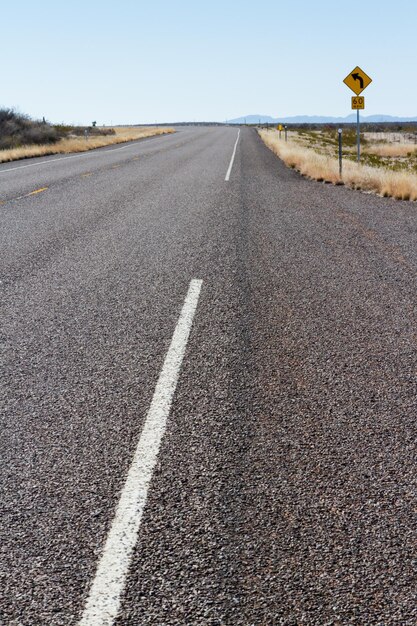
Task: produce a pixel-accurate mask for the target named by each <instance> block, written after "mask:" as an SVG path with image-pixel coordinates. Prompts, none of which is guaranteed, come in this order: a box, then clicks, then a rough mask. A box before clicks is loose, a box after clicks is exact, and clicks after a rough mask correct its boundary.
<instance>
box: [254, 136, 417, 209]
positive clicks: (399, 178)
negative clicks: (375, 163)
mask: <svg viewBox="0 0 417 626" xmlns="http://www.w3.org/2000/svg"><path fill="white" fill-rule="evenodd" d="M258 132H259V134H260V136H261V138H262V140H263V141H264V143H265V144H266V145H267V146H268V148H269V149H270V150H272V152H274V153H275V154H276V155H277V156H279V157H280V159H282V160H283V161H284V163H286V164H287V165H289V166H290V167H292V168H294V169H296V170H297V171H299V172H300V173H301V174H303V175H304V176H307V177H309V178H312V179H314V180H318V181H325V182H329V183H333V184H334V185H340V184H344V185H348V186H349V187H352V188H353V189H362V190H363V191H370V192H373V193H376V194H379V195H381V196H384V197H392V198H396V199H397V200H417V176H415V175H413V174H409V173H407V172H393V171H391V170H387V169H385V168H382V167H370V166H369V165H359V164H358V163H355V162H353V161H350V160H347V159H345V160H344V161H343V174H342V178H340V176H339V163H338V161H337V159H335V158H332V157H330V156H325V155H322V154H318V153H317V152H315V151H314V150H311V149H309V148H305V147H302V146H300V145H299V144H296V143H294V142H287V143H286V142H285V141H283V140H282V139H281V140H280V139H279V135H278V133H277V132H276V131H265V130H261V131H258Z"/></svg>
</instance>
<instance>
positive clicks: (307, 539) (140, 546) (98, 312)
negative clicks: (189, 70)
mask: <svg viewBox="0 0 417 626" xmlns="http://www.w3.org/2000/svg"><path fill="white" fill-rule="evenodd" d="M237 132H238V131H237V129H235V128H200V129H197V128H196V129H194V128H193V129H180V130H179V132H178V133H177V134H175V135H171V136H166V137H159V138H154V139H150V140H147V141H142V142H138V143H135V144H129V145H128V146H122V147H121V148H123V149H120V147H118V148H109V149H105V150H100V151H96V152H91V153H87V154H85V155H82V156H78V155H77V157H76V158H71V159H67V158H57V157H53V158H50V159H37V160H31V161H24V162H20V163H14V164H3V165H2V166H0V201H1V202H2V204H1V205H0V212H1V221H0V237H1V246H0V267H1V276H0V280H1V285H0V288H1V304H0V306H1V355H2V368H1V384H2V393H1V404H2V410H1V447H0V448H1V449H0V453H1V454H0V458H1V461H0V474H1V489H2V491H1V494H2V498H1V520H0V538H1V543H0V545H1V566H0V623H1V624H2V625H6V626H17V625H19V626H38V625H43V624H45V625H52V626H61V625H65V626H67V625H70V624H77V623H78V622H80V620H81V619H82V616H83V615H84V624H91V625H93V624H102V625H103V626H104V624H111V623H112V622H113V620H112V619H110V618H109V619H108V620H107V621H106V620H105V619H104V618H103V619H102V620H101V621H100V620H99V619H98V618H97V620H96V621H94V620H93V619H92V618H91V615H90V617H88V616H87V617H86V615H87V613H86V610H87V609H86V607H87V605H88V602H89V601H90V602H91V595H92V594H93V591H92V590H93V589H95V588H96V587H95V586H94V585H96V586H97V576H98V564H99V563H101V562H102V561H101V560H100V559H102V558H104V557H102V555H103V551H106V550H107V551H108V552H107V556H108V557H109V558H108V560H107V565H106V567H107V568H110V570H112V569H113V568H114V571H115V572H116V574H114V576H113V582H112V583H111V584H113V583H114V584H115V585H116V587H115V588H117V585H118V588H119V590H120V595H119V596H118V597H117V593H115V592H114V589H115V588H113V587H112V588H111V593H109V594H108V595H111V596H112V602H113V604H115V605H116V604H117V603H118V604H117V606H118V610H119V616H118V617H117V619H116V620H115V621H114V623H115V624H116V625H117V626H123V625H132V626H133V625H139V624H140V625H144V626H146V625H152V626H155V625H158V626H160V625H181V624H184V625H187V626H188V625H190V626H191V625H212V626H214V625H234V624H236V625H243V626H250V625H252V624H253V625H270V624H271V625H273V624H277V625H278V624H283V625H293V626H295V625H301V624H302V625H308V626H311V625H318V626H323V625H326V624H328V625H345V624H355V625H358V626H359V625H360V626H364V625H367V626H370V625H379V626H382V625H391V624H401V625H414V624H415V623H416V622H417V611H416V606H417V604H416V593H415V592H416V570H415V563H416V551H415V538H416V517H415V505H416V471H415V470H416V449H415V441H416V438H415V420H416V415H417V383H416V380H417V379H416V376H417V352H416V340H417V333H416V328H417V319H416V318H417V309H416V273H417V246H416V243H417V210H416V207H415V206H414V205H412V204H409V203H402V202H394V201H390V200H384V199H379V198H375V197H373V196H370V195H364V194H360V193H358V192H352V191H350V190H347V189H343V188H336V187H332V186H326V185H322V184H320V183H313V182H309V181H307V180H305V179H302V178H301V177H300V176H299V175H298V174H296V173H295V172H293V171H291V170H289V169H287V168H285V167H284V166H283V164H282V163H281V162H280V161H278V160H277V159H276V157H274V155H273V154H272V153H271V152H269V151H268V150H267V149H266V148H265V147H264V146H263V144H262V143H261V142H260V140H259V139H258V138H257V136H256V134H255V132H254V131H252V130H249V129H242V130H241V133H240V137H239V142H238V144H237V149H236V158H235V160H234V163H233V168H232V170H231V174H230V180H229V181H225V176H226V172H227V170H228V168H229V164H230V160H231V157H232V153H233V149H234V146H235V142H236V138H237ZM44 188H47V189H44ZM39 189H44V190H43V191H40V192H39V193H36V194H32V195H28V194H31V192H33V191H37V190H39ZM192 281H194V282H192ZM198 281H202V283H201V282H198ZM190 285H191V287H190ZM189 289H191V292H192V293H191V292H190V291H189ZM193 289H194V291H192V290H193ZM187 293H188V296H187ZM190 293H191V296H190ZM190 297H192V298H194V300H193V302H192V303H191V304H190V301H189V300H187V298H190ZM183 307H184V308H183ZM187 307H188V309H187V310H186V308H187ZM190 307H191V308H190ZM193 307H194V308H193ZM192 308H193V311H191V309H192ZM190 311H191V312H190ZM181 320H183V321H181ZM184 320H185V321H184ZM181 324H183V325H184V324H188V326H187V329H186V330H184V326H181ZM175 329H177V330H176V331H175V333H176V334H174V330H175ZM181 333H182V334H181ZM187 333H189V334H187ZM181 338H182V339H181ZM180 341H183V348H182V352H181V349H180V348H178V342H180ZM171 342H172V343H171ZM174 344H175V345H174ZM170 346H171V347H170ZM172 350H174V352H175V350H176V352H175V354H174V353H172ZM168 351H169V352H168ZM184 351H185V353H184ZM167 352H168V355H171V356H172V354H173V356H172V358H171V356H168V357H167V360H165V361H164V359H165V356H166V354H167ZM175 359H176V360H175ZM176 367H177V372H176V373H175V371H174V370H175V368H176ZM175 384H176V388H175ZM156 388H157V389H159V390H160V396H158V393H159V392H157V391H156V392H155V394H156V396H157V397H156V396H155V397H154V391H155V389H156ZM174 392H175V393H174ZM161 394H162V395H161ZM164 394H165V395H164ZM169 394H171V395H172V394H174V395H173V400H172V404H170V402H171V400H170V398H169V397H168V396H169ZM164 403H165V404H164ZM150 407H151V408H150ZM152 407H153V408H152ZM164 407H165V408H164ZM164 411H165V413H164ZM163 414H164V415H163ZM164 419H166V422H164ZM152 420H153V421H152ZM158 420H159V421H158ZM157 422H158V424H157ZM148 427H149V429H150V433H151V436H154V435H155V432H156V430H157V427H158V428H160V431H161V433H160V435H161V437H162V440H161V441H160V442H159V441H157V437H156V435H155V437H154V439H155V441H156V442H157V443H156V446H157V452H159V453H158V455H157V457H156V459H153V460H152V459H151V458H150V457H151V453H150V452H149V450H150V448H151V447H150V446H145V447H144V448H143V449H144V450H145V452H144V454H145V457H144V458H145V460H144V461H143V459H142V460H141V459H139V465H140V463H141V462H143V463H142V464H143V465H144V467H142V469H141V468H140V467H139V466H135V467H136V470H137V469H138V467H139V470H140V471H139V470H138V471H139V474H138V473H137V474H133V483H132V484H133V487H132V484H131V485H130V487H129V488H128V489H127V488H126V485H127V484H128V480H129V479H127V476H128V473H129V472H130V474H129V475H131V473H132V471H133V472H134V471H136V470H135V467H134V462H133V459H134V458H136V457H135V451H137V447H138V444H140V443H141V442H142V443H143V437H144V434H143V433H144V432H145V430H146V428H148ZM162 435H163V436H162ZM159 443H160V445H159ZM141 458H142V457H141ZM145 466H146V467H145ZM129 468H130V469H129ZM132 468H133V470H132ZM145 470H146V471H149V472H150V474H152V479H151V482H150V485H149V487H148V488H147V487H146V485H145V487H143V484H142V483H143V476H142V475H140V472H144V471H145ZM145 482H146V481H145ZM137 485H139V486H140V485H142V487H140V488H141V489H142V492H141V494H139V496H140V497H139V500H140V498H142V505H143V504H144V503H143V494H144V493H145V495H146V489H148V490H147V500H146V504H145V505H144V507H143V506H142V505H141V506H142V509H141V511H142V517H141V518H140V527H139V531H138V535H137V536H136V535H135V536H134V545H133V551H132V552H129V550H128V548H126V553H125V554H124V556H123V555H121V554H120V551H121V552H123V550H124V549H125V543H126V536H127V535H129V533H130V532H131V530H132V528H131V527H129V529H128V530H127V531H126V532H124V531H123V533H122V535H121V536H120V537H119V539H120V541H119V544H117V548H116V549H115V550H114V549H113V552H112V551H111V549H110V548H109V546H108V544H107V543H106V540H107V541H108V538H109V536H110V535H111V533H112V532H114V529H115V526H117V523H118V522H117V521H115V520H116V518H117V515H116V517H115V511H116V507H117V506H119V507H120V504H119V505H118V502H119V497H120V494H121V493H124V494H125V495H126V493H127V497H128V498H130V497H132V498H134V497H136V496H137V494H136V496H135V494H133V495H132V493H133V492H132V490H133V491H134V490H135V489H136V488H137ZM138 488H139V487H138ZM126 489H127V491H126ZM144 489H145V491H144ZM139 504H140V503H139ZM135 506H136V508H135ZM135 506H134V507H133V509H132V510H133V513H134V516H135V515H136V517H138V515H139V513H138V511H139V509H140V506H139V505H135ZM135 511H136V512H135ZM119 522H120V520H119ZM138 523H139V522H138ZM132 532H133V534H134V531H132ZM105 546H107V547H105ZM109 550H110V551H109ZM109 555H110V556H109ZM126 555H127V556H126ZM123 558H125V561H126V559H127V562H126V563H125V565H126V568H125V569H126V571H125V576H124V574H123V567H121V566H120V563H121V562H122V561H123ZM120 567H121V569H120ZM118 568H119V569H118ZM111 578H112V573H111V572H110V579H111ZM109 588H110V587H109ZM101 592H103V589H101ZM93 595H94V594H93ZM99 595H100V594H99ZM104 595H105V589H104ZM101 596H103V593H101ZM88 598H90V600H88ZM94 610H97V615H99V611H100V608H99V607H98V608H97V609H94Z"/></svg>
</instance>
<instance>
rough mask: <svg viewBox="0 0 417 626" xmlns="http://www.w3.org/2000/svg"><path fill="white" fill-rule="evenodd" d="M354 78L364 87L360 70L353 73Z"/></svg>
mask: <svg viewBox="0 0 417 626" xmlns="http://www.w3.org/2000/svg"><path fill="white" fill-rule="evenodd" d="M352 78H353V80H358V81H359V84H360V86H361V89H363V78H362V76H361V75H360V74H358V72H356V73H355V74H352Z"/></svg>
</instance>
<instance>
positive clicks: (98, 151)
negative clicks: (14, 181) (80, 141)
mask: <svg viewBox="0 0 417 626" xmlns="http://www.w3.org/2000/svg"><path fill="white" fill-rule="evenodd" d="M170 136H171V135H170V134H165V135H157V136H156V137H149V139H161V138H162V137H170ZM146 139H147V137H146ZM138 143H142V139H139V140H138V141H130V142H129V145H127V146H122V147H121V148H109V149H108V150H102V149H100V148H94V149H93V150H87V151H86V152H82V153H81V154H71V155H70V156H63V157H59V158H57V159H48V158H46V159H45V161H40V162H39V163H29V164H28V165H18V166H17V167H8V168H7V169H4V170H2V169H0V174H5V173H6V172H13V171H15V170H24V169H25V168H26V167H36V166H37V165H47V164H48V163H54V162H55V161H66V159H79V158H80V157H87V156H94V155H97V154H100V155H101V154H108V153H109V152H117V151H118V150H126V148H131V147H132V146H135V145H136V144H138ZM147 143H149V142H147ZM102 147H103V148H106V147H107V146H102ZM0 165H1V163H0Z"/></svg>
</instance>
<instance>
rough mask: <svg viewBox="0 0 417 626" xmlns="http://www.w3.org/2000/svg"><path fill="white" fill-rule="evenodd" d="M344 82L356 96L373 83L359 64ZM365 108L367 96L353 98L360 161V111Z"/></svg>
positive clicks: (359, 158)
mask: <svg viewBox="0 0 417 626" xmlns="http://www.w3.org/2000/svg"><path fill="white" fill-rule="evenodd" d="M343 82H344V83H345V85H347V86H348V87H349V89H351V90H352V91H353V93H355V94H356V96H359V94H361V93H362V91H363V90H364V89H366V88H367V87H368V85H370V84H371V83H372V78H370V77H369V76H368V75H367V74H365V72H364V71H363V70H362V69H361V68H360V67H359V66H356V67H355V69H354V70H352V71H351V72H350V74H348V75H347V76H346V78H345V79H344V80H343ZM364 108H365V98H363V97H360V98H359V97H357V98H352V109H356V145H357V159H358V163H359V162H360V160H361V128H360V118H359V111H360V109H364Z"/></svg>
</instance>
